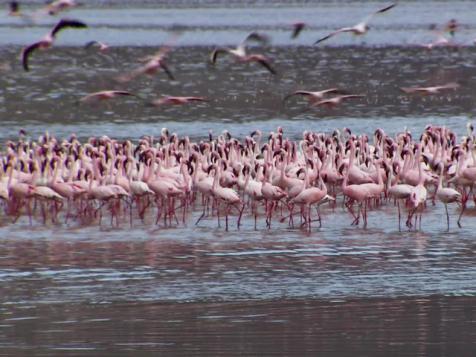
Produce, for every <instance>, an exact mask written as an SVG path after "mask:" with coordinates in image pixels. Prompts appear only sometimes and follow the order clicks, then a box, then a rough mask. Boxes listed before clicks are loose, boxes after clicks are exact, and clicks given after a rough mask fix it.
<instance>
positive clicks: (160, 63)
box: [117, 34, 177, 83]
mask: <svg viewBox="0 0 476 357" xmlns="http://www.w3.org/2000/svg"><path fill="white" fill-rule="evenodd" d="M176 40H177V34H175V35H173V36H172V37H171V38H170V39H169V40H168V41H167V43H166V44H165V45H164V46H162V47H161V48H160V49H159V50H158V51H157V52H156V53H155V54H153V55H152V56H148V57H145V58H144V60H145V63H144V64H143V65H142V66H140V67H139V68H136V69H135V70H133V71H132V72H130V73H128V74H125V75H121V76H119V77H118V78H117V80H118V81H119V82H121V83H125V82H129V81H131V80H133V79H135V78H137V77H139V76H142V75H144V74H146V75H149V76H150V75H154V74H156V73H157V72H158V71H159V70H163V71H164V72H165V74H166V75H167V76H168V77H169V79H170V80H172V81H174V80H175V76H174V75H173V74H172V72H171V71H170V69H169V67H168V65H167V63H166V61H165V59H166V57H167V54H168V53H169V52H170V51H171V49H172V46H173V44H174V43H175V42H176Z"/></svg>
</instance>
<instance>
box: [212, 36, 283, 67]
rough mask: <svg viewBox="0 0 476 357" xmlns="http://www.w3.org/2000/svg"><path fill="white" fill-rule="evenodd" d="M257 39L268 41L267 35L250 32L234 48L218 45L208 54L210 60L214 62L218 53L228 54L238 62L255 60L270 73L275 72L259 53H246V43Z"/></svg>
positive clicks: (263, 41) (265, 58) (268, 61)
mask: <svg viewBox="0 0 476 357" xmlns="http://www.w3.org/2000/svg"><path fill="white" fill-rule="evenodd" d="M252 40H254V41H259V42H261V43H267V42H268V41H269V38H268V36H265V35H262V34H260V33H258V32H251V33H250V34H249V35H248V36H246V37H245V39H244V40H243V41H241V43H240V44H239V45H238V46H237V47H236V48H227V47H219V48H215V49H214V50H213V51H212V53H211V55H210V62H211V63H212V64H215V63H216V61H217V58H218V55H220V54H230V55H232V56H233V57H234V58H235V59H236V60H237V61H239V62H257V63H259V64H260V65H261V66H263V67H264V68H266V69H267V70H268V71H269V72H270V73H272V74H277V72H276V71H275V69H274V68H273V67H272V66H271V62H270V60H269V59H268V58H267V57H266V56H264V55H261V54H252V55H248V54H247V53H246V44H247V42H249V41H252Z"/></svg>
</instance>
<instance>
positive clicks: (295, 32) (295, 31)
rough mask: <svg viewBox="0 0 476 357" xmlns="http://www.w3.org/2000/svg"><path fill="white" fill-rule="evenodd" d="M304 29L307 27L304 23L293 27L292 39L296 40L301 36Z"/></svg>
mask: <svg viewBox="0 0 476 357" xmlns="http://www.w3.org/2000/svg"><path fill="white" fill-rule="evenodd" d="M304 27H306V24H305V23H304V22H298V23H295V24H294V25H293V32H292V34H291V38H292V39H295V38H297V37H298V36H299V34H300V33H301V32H302V30H304Z"/></svg>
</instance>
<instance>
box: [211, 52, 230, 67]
mask: <svg viewBox="0 0 476 357" xmlns="http://www.w3.org/2000/svg"><path fill="white" fill-rule="evenodd" d="M222 53H228V49H226V48H215V49H214V50H213V51H212V53H211V54H210V62H211V63H212V64H215V63H216V61H217V58H218V55H219V54H222Z"/></svg>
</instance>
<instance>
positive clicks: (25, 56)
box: [21, 42, 41, 71]
mask: <svg viewBox="0 0 476 357" xmlns="http://www.w3.org/2000/svg"><path fill="white" fill-rule="evenodd" d="M40 46H41V42H36V43H34V44H32V45H30V46H28V47H26V48H25V49H24V50H23V51H22V56H21V57H22V64H23V69H24V70H25V71H29V70H30V68H29V67H28V61H29V59H30V56H31V55H32V53H33V52H34V51H35V50H37V49H38V48H40Z"/></svg>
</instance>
